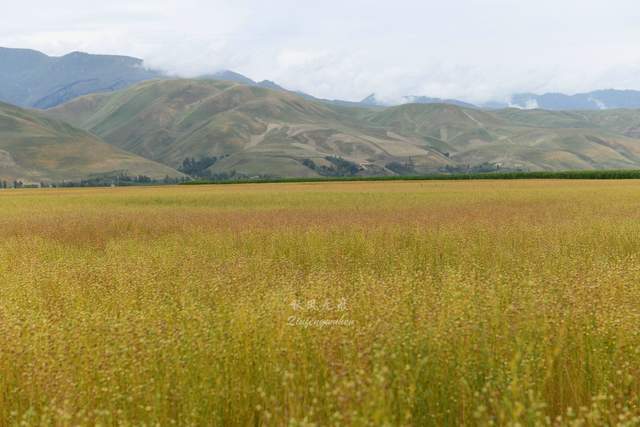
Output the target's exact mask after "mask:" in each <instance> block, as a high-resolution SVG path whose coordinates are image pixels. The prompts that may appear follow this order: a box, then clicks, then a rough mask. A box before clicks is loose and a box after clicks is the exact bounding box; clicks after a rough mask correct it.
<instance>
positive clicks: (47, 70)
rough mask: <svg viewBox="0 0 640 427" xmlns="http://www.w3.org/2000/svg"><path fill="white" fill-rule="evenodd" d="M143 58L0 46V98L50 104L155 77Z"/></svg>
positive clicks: (43, 105) (17, 102)
mask: <svg viewBox="0 0 640 427" xmlns="http://www.w3.org/2000/svg"><path fill="white" fill-rule="evenodd" d="M159 75H160V74H159V73H158V72H155V71H150V70H147V69H145V68H144V67H143V65H142V60H140V59H136V58H130V57H126V56H112V55H89V54H86V53H80V52H73V53H70V54H68V55H65V56H62V57H50V56H47V55H45V54H43V53H41V52H37V51H34V50H27V49H7V48H0V101H2V102H7V103H10V104H14V105H19V106H23V107H36V108H49V107H53V106H56V105H59V104H61V103H63V102H66V101H68V100H71V99H74V98H76V97H78V96H81V95H86V94H90V93H96V92H108V91H113V90H117V89H121V88H124V87H127V86H129V85H131V84H133V83H137V82H140V81H143V80H149V79H152V78H156V77H158V76H159Z"/></svg>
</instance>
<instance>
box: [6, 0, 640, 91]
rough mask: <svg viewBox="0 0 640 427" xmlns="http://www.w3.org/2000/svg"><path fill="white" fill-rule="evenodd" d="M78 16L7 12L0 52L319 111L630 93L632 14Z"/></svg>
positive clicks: (427, 9) (635, 6) (631, 5)
mask: <svg viewBox="0 0 640 427" xmlns="http://www.w3.org/2000/svg"><path fill="white" fill-rule="evenodd" d="M91 3H94V2H88V1H87V0H56V1H55V2H53V1H50V0H28V1H23V2H8V4H6V5H3V13H2V15H1V16H0V46H4V47H15V48H18V47H19V48H31V49H37V50H40V51H43V52H45V53H47V54H50V55H63V54H65V53H69V52H72V51H83V52H89V53H108V54H124V55H131V56H136V57H139V58H143V59H144V60H145V65H146V66H148V67H152V68H160V69H162V70H164V71H166V72H168V73H171V74H175V75H179V76H184V77H192V76H196V75H200V74H205V73H211V72H214V71H216V70H221V69H231V70H234V71H237V72H240V73H242V74H245V75H247V76H249V77H251V78H253V79H254V80H263V79H268V80H273V81H276V82H277V83H279V84H281V85H282V86H285V87H287V88H289V89H295V90H302V91H304V92H307V93H310V94H312V95H315V96H318V97H323V98H331V99H347V100H360V99H362V98H364V97H366V96H368V95H369V94H371V93H374V92H375V93H376V94H377V96H378V98H379V99H381V100H386V101H396V100H399V99H400V98H401V97H402V96H404V95H424V96H432V97H440V98H457V99H463V100H467V101H471V102H484V101H489V100H500V101H505V100H507V98H508V97H509V95H510V94H513V93H518V92H535V93H543V92H549V91H561V92H564V93H578V92H585V91H590V90H594V89H605V88H617V89H637V90H640V25H639V24H638V23H639V22H640V2H638V0H606V1H604V0H599V1H595V0H536V1H527V0H448V1H443V0H438V1H433V0H422V1H420V0H395V1H386V0H375V1H373V0H371V1H364V0H323V1H317V0H297V1H294V0H233V1H220V0H109V1H107V2H99V3H98V2H95V3H94V4H91Z"/></svg>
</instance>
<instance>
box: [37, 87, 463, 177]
mask: <svg viewBox="0 0 640 427" xmlns="http://www.w3.org/2000/svg"><path fill="white" fill-rule="evenodd" d="M363 111H369V110H363ZM49 114H51V115H52V116H54V117H57V118H61V119H65V120H67V121H69V122H70V123H73V124H75V125H77V126H80V127H82V128H84V129H87V130H90V131H92V132H94V133H95V134H97V135H99V136H100V137H102V138H103V139H104V140H105V141H107V142H109V143H111V144H113V145H115V146H118V147H120V148H122V149H125V150H127V151H131V152H133V153H136V154H139V155H141V156H144V157H147V158H150V159H153V160H156V161H159V162H163V163H165V164H167V165H170V166H172V167H178V166H179V165H180V164H181V163H182V162H183V160H184V159H185V158H187V157H193V158H202V157H208V156H216V157H222V156H226V157H224V158H223V159H222V160H220V161H218V162H217V163H216V164H215V165H214V166H212V171H213V172H214V173H223V172H225V171H231V170H233V171H236V172H239V173H243V174H248V175H251V174H266V175H277V176H317V175H318V174H319V173H318V171H317V170H314V169H312V168H310V167H308V166H305V164H304V163H305V161H306V160H311V161H313V162H314V163H315V164H316V165H317V166H318V167H319V168H320V167H322V166H324V165H326V166H328V167H330V165H327V160H326V157H328V156H337V157H341V158H344V159H346V160H348V161H350V162H353V163H355V164H357V165H359V166H360V168H361V169H362V171H361V172H360V173H362V174H392V173H393V172H391V171H390V170H387V169H386V168H385V165H387V164H388V163H390V162H393V161H403V160H408V159H412V160H413V162H414V163H415V164H416V165H417V167H418V168H421V169H423V170H437V169H438V168H441V167H442V166H444V165H447V164H450V163H451V162H450V160H449V159H447V158H446V157H445V156H444V155H443V154H442V153H440V152H439V151H437V150H435V149H433V148H431V147H428V146H426V145H425V144H424V143H423V142H422V141H421V140H420V139H413V138H406V137H404V136H400V135H393V134H392V133H390V132H389V131H388V129H387V128H386V127H384V126H376V125H374V124H372V123H368V122H366V121H364V120H363V119H362V117H361V116H362V111H361V110H353V109H347V108H342V107H336V106H331V105H328V104H325V103H322V102H316V101H310V100H306V99H304V98H302V97H300V96H298V95H295V94H291V93H286V92H280V91H273V90H269V89H264V88H260V87H253V86H245V85H241V84H237V83H232V82H223V81H195V80H174V81H152V82H145V83H142V84H139V85H136V86H134V87H132V88H129V89H128V90H124V91H120V92H117V93H114V94H102V95H93V96H87V97H83V98H79V99H77V100H75V101H72V102H70V103H67V104H65V105H62V106H60V107H58V108H55V109H53V110H49ZM306 163H307V164H309V163H308V162H306Z"/></svg>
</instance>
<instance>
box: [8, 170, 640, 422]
mask: <svg viewBox="0 0 640 427" xmlns="http://www.w3.org/2000/svg"><path fill="white" fill-rule="evenodd" d="M0 254H1V261H0V426H12V425H60V426H67V425H68V426H72V425H74V426H75V425H95V424H99V425H105V426H106V425H108V426H115V425H162V426H165V425H193V426H199V425H220V426H236V425H237V426H245V425H264V426H311V425H317V426H334V425H335V426H385V425H389V426H412V425H415V426H428V425H433V426H445V425H491V424H493V425H576V426H578V425H587V426H595V425H611V424H620V425H639V424H640V406H639V404H640V182H638V181H473V182H460V181H458V182H378V183H376V182H370V183H365V182H362V183H310V184H263V185H253V184H246V185H223V186H193V187H192V186H186V187H159V188H118V189H68V190H63V189H50V190H49V189H46V190H6V191H0Z"/></svg>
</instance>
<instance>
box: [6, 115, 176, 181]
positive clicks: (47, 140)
mask: <svg viewBox="0 0 640 427" xmlns="http://www.w3.org/2000/svg"><path fill="white" fill-rule="evenodd" d="M108 173H126V174H128V175H131V176H137V175H145V176H149V177H151V178H157V179H160V178H163V177H165V176H167V175H169V176H172V177H175V176H180V175H181V174H180V173H178V172H177V171H176V170H175V169H172V168H170V167H167V166H165V165H161V164H159V163H156V162H153V161H151V160H147V159H144V158H142V157H140V156H137V155H135V154H131V153H127V152H125V151H123V150H120V149H118V148H116V147H113V146H112V145H109V144H107V143H105V142H103V141H101V140H100V139H99V138H97V137H95V136H93V135H91V134H89V133H87V132H86V131H83V130H79V129H77V128H74V127H72V126H71V125H69V124H67V123H64V122H62V121H59V120H54V119H51V118H48V117H45V116H44V115H43V114H41V113H36V112H33V111H29V110H23V109H20V108H18V107H14V106H11V105H8V104H1V103H0V180H6V181H13V180H20V181H23V182H41V181H53V182H59V181H62V180H67V181H74V180H80V179H85V178H88V177H91V176H95V175H98V174H108Z"/></svg>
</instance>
